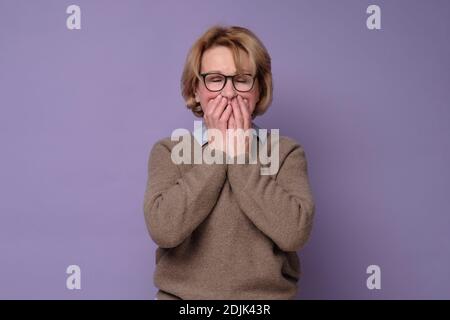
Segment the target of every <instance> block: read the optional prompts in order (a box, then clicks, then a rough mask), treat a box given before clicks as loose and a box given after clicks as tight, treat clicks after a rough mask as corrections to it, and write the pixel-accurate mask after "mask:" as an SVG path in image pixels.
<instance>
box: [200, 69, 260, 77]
mask: <svg viewBox="0 0 450 320" xmlns="http://www.w3.org/2000/svg"><path fill="white" fill-rule="evenodd" d="M242 71H243V72H248V73H249V74H252V73H251V72H250V71H249V70H242ZM203 73H221V74H223V73H222V71H219V70H210V71H207V72H203ZM236 74H237V73H235V74H234V75H236ZM225 75H226V74H224V76H225ZM230 76H231V75H230Z"/></svg>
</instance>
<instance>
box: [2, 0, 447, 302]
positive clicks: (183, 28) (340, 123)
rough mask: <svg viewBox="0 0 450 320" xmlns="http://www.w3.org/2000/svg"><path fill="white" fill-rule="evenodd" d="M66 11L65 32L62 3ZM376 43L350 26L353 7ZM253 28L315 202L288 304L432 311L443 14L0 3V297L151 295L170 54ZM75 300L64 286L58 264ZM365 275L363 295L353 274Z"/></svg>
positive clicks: (174, 60) (176, 120)
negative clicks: (376, 16)
mask: <svg viewBox="0 0 450 320" xmlns="http://www.w3.org/2000/svg"><path fill="white" fill-rule="evenodd" d="M70 4H77V5H79V6H81V10H82V15H81V18H82V29H81V30H72V31H71V30H68V29H67V28H66V18H67V14H66V13H65V11H66V8H67V6H69V5H70ZM370 4H377V5H379V6H380V7H381V10H382V15H381V17H382V22H381V23H382V30H379V31H371V30H368V29H367V28H366V25H365V21H366V18H367V14H366V8H367V7H368V5H370ZM215 23H225V24H229V25H231V24H237V25H241V26H245V27H248V28H250V29H251V30H253V31H254V32H255V33H256V34H257V35H258V36H259V37H260V38H261V40H262V41H263V42H264V43H265V45H266V47H267V49H268V50H269V52H270V54H271V56H272V60H273V77H274V101H273V104H272V106H271V108H270V109H269V111H268V112H267V113H266V114H265V115H264V116H262V117H259V118H257V119H256V121H255V123H257V124H258V125H260V126H262V127H265V128H269V129H270V128H280V132H281V134H282V135H288V136H291V137H293V138H294V139H296V140H297V141H299V142H300V143H301V144H302V145H303V146H304V148H305V150H306V154H307V158H308V163H309V167H308V168H309V175H310V180H311V185H312V189H313V193H314V196H315V200H316V220H315V226H314V231H313V233H312V237H311V239H310V242H309V243H308V245H307V246H306V248H305V249H304V250H303V251H302V252H299V255H300V258H301V262H302V269H303V277H302V279H301V280H300V283H299V285H300V293H299V295H298V298H300V299H318V298H323V299H330V298H336V299H341V298H362V299H379V298H389V299H400V298H413V299H416V298H447V299H449V298H450V271H449V270H450V249H449V248H450V232H449V231H450V215H449V207H450V194H449V190H450V169H449V164H450V139H449V137H450V108H449V107H450V104H449V102H450V90H449V88H450V72H449V71H450V68H449V67H450V61H449V60H450V58H449V57H450V44H449V31H450V2H449V1H445V0H441V1H437V0H434V1H361V0H352V1H317V0H314V1H313V0H309V1H260V0H253V1H237V0H233V1H209V0H208V1H207V0H204V1H166V0H164V1H98V0H95V1H92V0H89V1H16V0H14V1H12V0H10V1H7V0H2V1H1V2H0V91H1V94H0V107H1V108H0V146H1V166H0V194H1V201H0V214H1V216H0V270H1V272H0V298H4V299H5V298H6V299H10V298H25V299H47V298H60V299H80V298H83V299H100V298H102V299H103V298H112V299H131V298H133V299H153V297H154V295H155V292H156V288H155V287H154V286H153V279H152V277H153V268H154V251H155V249H156V245H155V244H154V243H153V242H152V241H151V239H150V237H149V235H148V234H147V230H146V227H145V223H144V216H143V209H142V204H143V195H144V190H145V184H146V179H147V160H148V154H149V151H150V148H151V146H152V145H153V143H154V142H155V141H156V140H158V139H160V138H162V137H164V136H169V135H170V134H171V132H172V130H173V129H175V128H187V129H189V130H192V129H193V120H194V116H193V115H192V114H191V113H190V111H188V110H186V109H185V107H184V104H183V99H182V97H181V94H180V76H181V71H182V67H183V64H184V60H185V57H186V54H187V51H188V49H189V48H190V46H191V45H192V43H193V42H194V40H195V39H197V37H198V36H200V35H201V34H202V33H203V32H204V31H205V30H206V28H208V27H209V26H211V25H212V24H215ZM71 264H77V265H79V266H80V267H81V270H82V284H81V285H82V289H81V290H72V291H70V290H68V289H66V286H65V285H66V278H67V275H66V273H65V270H66V267H67V266H68V265H71ZM371 264H376V265H379V266H380V267H381V272H382V276H381V285H382V289H381V290H368V289H367V287H366V278H367V276H368V275H367V274H366V268H367V266H369V265H371Z"/></svg>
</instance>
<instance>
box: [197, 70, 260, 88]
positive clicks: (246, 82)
mask: <svg viewBox="0 0 450 320" xmlns="http://www.w3.org/2000/svg"><path fill="white" fill-rule="evenodd" d="M200 75H201V76H202V78H203V83H204V84H205V87H206V89H208V90H209V91H213V92H216V91H220V90H222V89H223V88H224V87H225V85H226V84H227V81H228V78H231V81H232V83H233V87H234V89H236V90H237V91H240V92H247V91H250V90H252V88H253V84H254V83H255V78H256V77H255V76H252V75H251V74H249V73H245V74H235V75H233V76H225V75H223V74H221V73H215V72H211V73H202V74H200Z"/></svg>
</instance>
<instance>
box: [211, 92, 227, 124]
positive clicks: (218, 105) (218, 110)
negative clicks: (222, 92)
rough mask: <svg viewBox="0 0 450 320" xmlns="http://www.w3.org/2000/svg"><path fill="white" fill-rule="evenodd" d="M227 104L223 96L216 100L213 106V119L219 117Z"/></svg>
mask: <svg viewBox="0 0 450 320" xmlns="http://www.w3.org/2000/svg"><path fill="white" fill-rule="evenodd" d="M226 106H227V99H226V98H225V97H221V98H220V100H219V101H217V102H216V106H215V107H214V110H213V113H212V116H213V118H214V119H219V118H220V116H221V114H222V113H223V111H224V110H225V107H226Z"/></svg>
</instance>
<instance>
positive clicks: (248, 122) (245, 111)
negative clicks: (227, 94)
mask: <svg viewBox="0 0 450 320" xmlns="http://www.w3.org/2000/svg"><path fill="white" fill-rule="evenodd" d="M238 104H239V106H240V108H241V112H242V116H243V119H244V129H245V130H247V129H250V127H251V116H250V112H249V111H248V104H247V103H246V102H245V101H244V99H243V98H242V97H241V96H238Z"/></svg>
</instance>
